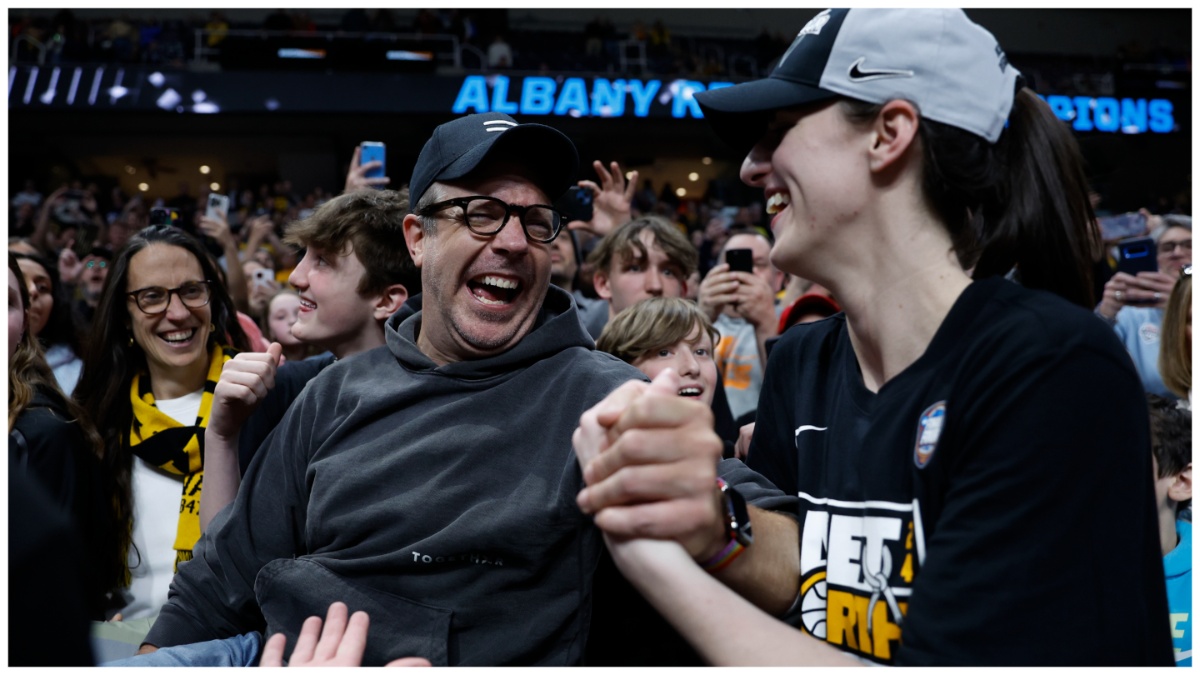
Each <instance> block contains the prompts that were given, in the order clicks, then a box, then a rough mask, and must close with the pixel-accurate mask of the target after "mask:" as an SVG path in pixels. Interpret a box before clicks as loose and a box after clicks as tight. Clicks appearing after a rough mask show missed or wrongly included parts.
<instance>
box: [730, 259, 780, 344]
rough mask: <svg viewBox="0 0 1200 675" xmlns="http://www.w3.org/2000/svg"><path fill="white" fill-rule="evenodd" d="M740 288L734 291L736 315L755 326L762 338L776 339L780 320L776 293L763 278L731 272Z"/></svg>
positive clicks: (746, 273) (745, 273)
mask: <svg viewBox="0 0 1200 675" xmlns="http://www.w3.org/2000/svg"><path fill="white" fill-rule="evenodd" d="M729 274H731V275H732V276H733V278H734V279H735V280H737V283H738V287H737V290H735V291H734V294H733V295H734V306H735V307H736V314H737V315H739V316H741V317H742V318H743V319H745V320H746V321H747V322H749V323H750V325H752V326H754V330H755V332H756V333H759V334H760V336H765V337H775V334H776V333H777V332H778V328H779V320H778V319H777V318H776V317H775V293H774V292H773V291H772V290H771V287H770V286H768V285H767V282H766V281H763V279H762V277H759V276H757V275H754V274H751V273H750V272H729Z"/></svg>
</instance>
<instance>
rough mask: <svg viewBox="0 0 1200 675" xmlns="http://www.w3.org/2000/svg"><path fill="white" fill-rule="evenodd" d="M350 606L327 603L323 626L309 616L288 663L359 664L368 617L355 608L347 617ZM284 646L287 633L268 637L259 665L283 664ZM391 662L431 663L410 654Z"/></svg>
mask: <svg viewBox="0 0 1200 675" xmlns="http://www.w3.org/2000/svg"><path fill="white" fill-rule="evenodd" d="M349 611H350V610H349V608H347V607H346V605H345V603H342V602H335V603H333V604H332V605H330V606H329V611H328V612H327V613H326V615H325V621H324V629H322V622H321V617H319V616H310V617H308V618H307V619H305V621H304V626H303V627H301V629H300V637H299V639H297V640H296V648H295V649H293V650H292V658H290V659H288V666H289V667H291V666H315V667H347V666H360V665H362V658H363V653H364V652H366V650H367V631H368V630H369V629H370V625H371V621H370V618H369V617H368V616H367V613H366V612H355V613H354V614H353V615H352V616H350V617H349V620H347V618H346V615H347V614H348V613H349ZM286 646H287V636H285V635H284V634H283V633H276V634H274V635H272V636H271V638H270V639H269V640H267V644H266V645H265V646H264V647H263V655H262V660H261V661H260V662H259V665H260V666H262V667H277V666H282V665H283V650H284V647H286ZM387 665H388V666H389V667H390V666H430V665H433V664H431V663H430V662H429V661H428V660H427V659H423V658H420V657H416V656H409V657H405V658H402V659H396V660H395V661H392V662H390V663H388V664H387Z"/></svg>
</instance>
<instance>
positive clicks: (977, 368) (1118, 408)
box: [747, 279, 1173, 665]
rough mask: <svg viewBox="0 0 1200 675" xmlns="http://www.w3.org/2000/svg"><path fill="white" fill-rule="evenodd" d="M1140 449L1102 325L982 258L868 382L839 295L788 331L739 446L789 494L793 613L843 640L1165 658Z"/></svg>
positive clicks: (1121, 371)
mask: <svg viewBox="0 0 1200 675" xmlns="http://www.w3.org/2000/svg"><path fill="white" fill-rule="evenodd" d="M1149 450H1150V447H1149V421H1148V413H1147V407H1146V401H1145V399H1144V395H1143V392H1142V387H1141V384H1140V381H1139V380H1138V377H1137V373H1136V372H1135V370H1134V368H1133V364H1132V363H1131V362H1130V360H1129V356H1128V355H1127V354H1126V353H1125V351H1124V349H1123V348H1122V347H1121V345H1120V344H1119V342H1118V341H1117V340H1116V339H1115V337H1114V336H1113V333H1112V331H1111V329H1109V328H1108V327H1107V326H1105V325H1104V324H1103V323H1102V322H1101V321H1100V320H1099V319H1097V318H1095V317H1094V316H1093V315H1091V314H1090V313H1089V312H1086V311H1084V310H1082V309H1079V308H1077V307H1074V306H1073V305H1070V304H1068V303H1067V302H1065V301H1063V300H1061V299H1059V298H1057V297H1056V296H1052V295H1050V294H1047V293H1042V292H1037V291H1029V290H1026V289H1023V288H1021V287H1019V286H1017V285H1016V284H1013V283H1011V282H1007V281H1004V280H1000V279H992V280H987V281H980V282H976V283H973V284H972V285H971V286H970V287H968V288H967V290H966V291H965V292H964V293H963V294H962V296H961V297H960V298H959V299H958V301H957V302H956V303H955V305H954V306H953V308H952V309H951V311H950V313H949V314H948V315H947V317H946V319H945V320H944V322H943V323H942V325H941V326H940V327H939V328H938V330H937V332H936V334H935V335H934V337H933V340H932V341H931V342H930V344H929V347H928V348H927V349H926V351H925V353H924V354H923V355H922V356H921V357H920V358H919V359H918V360H917V361H916V362H914V363H913V364H912V365H911V366H909V367H908V368H907V369H905V370H904V371H903V372H901V373H900V374H898V375H897V376H895V377H894V378H892V379H891V380H890V381H889V382H887V383H886V384H885V385H884V386H883V387H882V388H881V389H880V390H879V391H878V392H877V393H872V392H870V391H869V390H868V389H866V387H865V386H864V385H863V381H862V376H861V374H860V371H859V369H858V363H857V360H856V357H855V355H854V352H853V348H852V346H851V343H850V340H849V336H848V333H847V326H846V320H845V316H844V315H837V316H834V317H830V318H828V319H824V320H822V321H818V322H815V323H813V324H809V325H805V326H797V327H794V328H793V329H792V330H789V331H788V332H787V333H785V334H784V336H783V337H782V339H781V340H780V342H779V344H778V345H777V347H776V348H775V349H774V350H773V352H772V354H771V357H770V362H769V364H768V367H767V370H766V377H765V381H764V383H763V391H762V397H761V399H760V402H759V408H758V424H757V426H756V429H755V435H754V439H753V443H752V446H751V451H750V456H749V460H748V462H747V463H748V464H749V465H750V467H751V468H753V469H755V470H757V471H758V472H760V473H761V474H762V475H764V476H765V477H766V478H768V479H769V480H771V481H772V482H774V483H775V484H776V485H777V486H779V487H780V488H781V489H782V490H783V491H784V492H785V493H788V494H794V495H798V496H799V497H800V500H799V504H800V507H799V514H798V515H799V519H800V527H801V544H800V566H801V596H800V598H799V601H798V602H797V605H796V607H795V608H794V610H793V612H792V613H790V615H789V617H788V619H789V621H790V622H791V623H792V624H793V625H795V626H797V627H801V628H802V629H803V630H805V631H807V632H809V633H811V634H814V635H816V636H817V637H821V638H824V639H825V640H826V641H828V642H830V643H831V644H833V645H835V646H838V647H839V648H841V649H843V650H845V651H848V652H850V653H852V654H855V655H858V656H859V657H861V658H863V659H864V660H867V661H870V662H877V663H887V664H898V665H900V664H956V665H965V664H987V665H1026V664H1037V665H1086V664H1095V665H1145V664H1158V665H1171V664H1172V663H1173V659H1172V655H1171V644H1170V636H1169V632H1168V626H1167V605H1166V594H1165V582H1164V578H1163V567H1162V560H1161V552H1160V549H1159V545H1158V535H1157V528H1156V522H1157V521H1156V515H1155V510H1154V499H1153V484H1152V481H1151V467H1150V452H1149Z"/></svg>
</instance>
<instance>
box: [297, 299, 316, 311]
mask: <svg viewBox="0 0 1200 675" xmlns="http://www.w3.org/2000/svg"><path fill="white" fill-rule="evenodd" d="M300 306H301V307H305V308H307V309H316V308H317V303H315V302H312V301H310V300H305V299H304V298H300Z"/></svg>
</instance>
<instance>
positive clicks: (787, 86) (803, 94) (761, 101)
mask: <svg viewBox="0 0 1200 675" xmlns="http://www.w3.org/2000/svg"><path fill="white" fill-rule="evenodd" d="M836 96H837V94H835V93H834V92H831V91H826V90H824V89H820V88H818V87H813V86H809V85H807V84H801V83H799V82H791V81H789V80H785V79H782V78H777V77H768V78H765V79H762V80H755V81H753V82H744V83H742V84H736V85H734V86H732V87H722V88H720V89H713V90H711V91H705V92H700V93H697V94H696V102H697V103H699V104H700V110H701V112H703V113H704V118H705V119H706V120H708V121H709V124H710V125H712V128H713V131H715V132H716V134H717V136H718V137H720V138H721V140H723V141H725V142H726V143H728V144H729V145H730V146H732V147H733V148H734V149H735V150H737V151H738V152H741V153H748V152H750V150H751V148H753V147H754V144H755V143H758V141H759V139H761V138H762V137H763V135H764V134H765V133H766V131H767V124H768V123H769V122H770V121H771V114H772V113H773V112H774V111H776V110H782V109H785V108H796V107H799V106H805V105H811V104H814V103H821V102H823V101H827V100H829V99H832V98H834V97H836Z"/></svg>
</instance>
